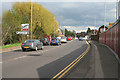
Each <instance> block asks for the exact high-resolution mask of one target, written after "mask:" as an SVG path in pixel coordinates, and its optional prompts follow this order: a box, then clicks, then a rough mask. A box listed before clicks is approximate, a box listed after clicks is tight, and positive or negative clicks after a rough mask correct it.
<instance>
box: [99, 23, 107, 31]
mask: <svg viewBox="0 0 120 80" xmlns="http://www.w3.org/2000/svg"><path fill="white" fill-rule="evenodd" d="M107 29H108V27H107V26H105V30H107ZM102 32H104V25H102V26H101V27H100V28H99V30H98V33H102Z"/></svg>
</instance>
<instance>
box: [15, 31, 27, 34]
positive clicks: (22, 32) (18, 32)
mask: <svg viewBox="0 0 120 80" xmlns="http://www.w3.org/2000/svg"><path fill="white" fill-rule="evenodd" d="M16 34H29V31H17V32H16Z"/></svg>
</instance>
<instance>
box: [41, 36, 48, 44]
mask: <svg viewBox="0 0 120 80" xmlns="http://www.w3.org/2000/svg"><path fill="white" fill-rule="evenodd" d="M40 41H41V42H42V43H43V45H50V42H49V39H48V38H47V37H46V38H44V39H40Z"/></svg>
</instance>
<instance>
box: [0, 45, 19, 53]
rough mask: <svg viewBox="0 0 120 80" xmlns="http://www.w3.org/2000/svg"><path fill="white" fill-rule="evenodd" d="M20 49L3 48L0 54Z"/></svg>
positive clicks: (17, 47)
mask: <svg viewBox="0 0 120 80" xmlns="http://www.w3.org/2000/svg"><path fill="white" fill-rule="evenodd" d="M20 48H21V46H16V47H10V48H4V49H0V53H4V52H9V51H13V50H18V49H20Z"/></svg>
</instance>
